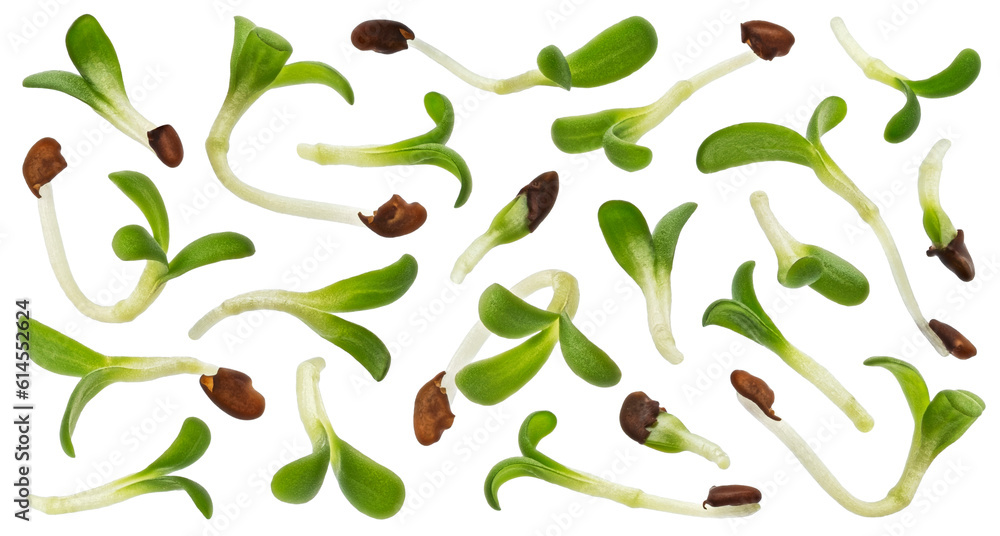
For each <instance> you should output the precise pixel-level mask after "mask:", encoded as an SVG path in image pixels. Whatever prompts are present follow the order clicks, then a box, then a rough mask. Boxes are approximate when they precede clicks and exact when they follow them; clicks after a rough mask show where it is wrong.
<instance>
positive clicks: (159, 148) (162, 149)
mask: <svg viewBox="0 0 1000 536" xmlns="http://www.w3.org/2000/svg"><path fill="white" fill-rule="evenodd" d="M146 138H147V139H148V140H149V146H150V147H152V148H153V152H154V153H156V157H157V158H159V159H160V162H163V163H164V164H166V165H167V167H172V168H174V167H177V166H179V165H181V160H184V146H183V145H181V137H180V136H178V135H177V131H176V130H174V127H172V126H170V125H163V126H159V127H156V128H154V129H153V130H150V131H149V132H147V133H146Z"/></svg>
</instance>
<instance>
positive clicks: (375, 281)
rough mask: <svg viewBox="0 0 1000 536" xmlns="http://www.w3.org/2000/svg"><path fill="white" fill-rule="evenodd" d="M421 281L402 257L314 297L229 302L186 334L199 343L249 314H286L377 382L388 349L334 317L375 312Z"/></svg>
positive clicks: (282, 293)
mask: <svg viewBox="0 0 1000 536" xmlns="http://www.w3.org/2000/svg"><path fill="white" fill-rule="evenodd" d="M416 278H417V261H416V259H414V258H413V257H412V256H410V255H403V256H402V257H400V258H399V260H398V261H396V262H394V263H392V264H390V265H389V266H386V267H385V268H381V269H379V270H373V271H371V272H365V273H363V274H360V275H356V276H354V277H350V278H347V279H344V280H342V281H338V282H336V283H334V284H332V285H329V286H326V287H323V288H321V289H318V290H314V291H311V292H292V291H288V290H258V291H254V292H248V293H246V294H241V295H239V296H236V297H233V298H230V299H228V300H226V301H224V302H222V304H220V305H219V306H218V307H216V308H215V309H212V310H211V311H209V312H208V313H206V314H205V316H203V317H201V319H200V320H198V322H196V323H195V325H194V326H193V327H192V328H191V330H190V331H188V335H189V336H190V337H191V338H192V339H200V338H201V337H202V335H204V334H205V332H207V331H208V330H209V329H211V328H212V326H214V325H215V324H217V323H218V322H219V321H220V320H222V319H224V318H227V317H230V316H234V315H238V314H242V313H245V312H248V311H260V310H274V311H281V312H283V313H288V314H290V315H292V316H294V317H295V318H298V319H299V320H301V321H302V322H303V323H304V324H305V325H307V326H309V328H310V329H312V330H313V331H314V332H316V334H317V335H319V336H320V337H323V338H324V339H326V340H328V341H330V342H332V343H333V344H335V345H336V346H338V347H340V348H342V349H343V350H344V351H345V352H347V353H348V354H350V355H351V356H352V357H354V359H356V360H357V361H358V363H360V364H361V366H363V367H364V368H365V370H367V371H368V372H369V373H370V374H371V375H372V377H373V378H375V380H376V381H382V379H383V378H385V375H386V373H388V372H389V359H390V358H389V349H388V348H386V346H385V343H383V342H382V340H381V339H379V338H378V336H377V335H375V334H374V333H372V332H371V331H368V330H367V329H366V328H364V327H362V326H359V325H357V324H354V323H352V322H348V321H347V320H344V319H343V318H340V317H339V316H337V315H335V314H333V313H350V312H354V311H365V310H368V309H377V308H379V307H384V306H386V305H389V304H390V303H392V302H394V301H396V300H398V299H400V298H402V297H403V295H404V294H406V291H407V290H409V289H410V286H411V285H412V284H413V281H414V280H415V279H416Z"/></svg>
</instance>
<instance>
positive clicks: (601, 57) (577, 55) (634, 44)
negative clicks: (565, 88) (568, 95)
mask: <svg viewBox="0 0 1000 536" xmlns="http://www.w3.org/2000/svg"><path fill="white" fill-rule="evenodd" d="M656 46H657V38H656V29H655V28H653V25H652V24H650V23H649V21H647V20H646V19H644V18H642V17H629V18H627V19H625V20H623V21H620V22H618V23H615V24H613V25H612V26H610V27H608V28H607V29H605V30H604V31H603V32H601V33H599V34H597V35H596V36H595V37H594V38H593V39H591V40H590V41H588V42H587V43H586V44H584V45H583V46H582V47H580V48H579V49H577V50H576V51H575V52H573V53H572V54H569V55H568V56H566V62H567V63H568V64H569V69H570V71H571V72H572V83H573V87H597V86H603V85H605V84H610V83H612V82H615V81H617V80H621V79H622V78H625V77H626V76H628V75H630V74H632V73H634V72H636V71H638V70H639V68H641V67H642V66H643V65H645V64H646V62H648V61H649V60H650V59H651V58H652V57H653V54H655V53H656Z"/></svg>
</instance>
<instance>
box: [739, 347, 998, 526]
mask: <svg viewBox="0 0 1000 536" xmlns="http://www.w3.org/2000/svg"><path fill="white" fill-rule="evenodd" d="M865 365H868V366H876V367H882V368H884V369H886V370H888V371H889V372H891V373H892V375H893V376H895V378H896V381H898V382H899V386H900V387H901V388H902V390H903V396H904V397H905V398H906V402H907V404H908V405H909V407H910V413H911V414H912V415H913V438H912V440H911V442H910V452H909V455H908V456H907V457H906V464H905V465H904V466H903V472H902V475H901V476H900V477H899V481H898V482H897V483H896V485H895V486H893V487H892V489H890V490H889V492H888V493H886V496H885V498H884V499H881V500H878V501H874V502H869V501H863V500H861V499H858V498H857V497H855V496H854V495H852V494H851V493H850V492H848V491H847V490H846V489H845V488H844V486H843V485H842V484H841V483H840V482H839V481H838V480H837V478H836V477H835V476H833V473H831V472H830V470H829V469H828V468H827V467H826V465H824V464H823V461H822V460H820V459H819V457H818V456H817V455H816V453H815V452H814V451H813V449H812V448H811V447H810V446H809V443H808V442H807V441H806V440H805V439H803V438H802V436H800V435H799V434H798V433H797V432H796V431H795V430H794V429H793V428H792V427H791V426H790V425H789V424H788V423H787V422H786V421H783V420H781V419H775V418H774V417H771V416H769V415H768V414H767V413H765V411H762V408H761V407H760V406H759V404H758V403H757V402H756V401H754V400H753V399H752V397H747V396H746V395H745V394H744V391H745V390H746V389H747V387H748V386H752V385H753V384H757V385H756V387H750V390H751V391H761V390H766V391H770V388H768V387H767V384H765V383H764V381H763V380H761V379H760V378H756V377H754V376H752V375H750V374H748V373H746V372H743V371H736V372H740V373H742V375H740V377H739V378H738V379H737V375H736V374H735V373H734V381H733V384H734V386H736V385H737V383H741V384H744V387H743V388H740V387H737V391H738V392H739V394H738V395H737V399H738V400H739V401H740V403H741V404H743V407H744V408H746V410H747V411H748V412H750V414H751V415H753V416H754V417H756V418H757V420H758V421H760V422H761V424H763V425H764V427H765V428H767V429H768V430H769V431H770V432H771V433H773V434H774V435H775V436H777V437H778V439H780V440H781V442H782V443H784V444H785V446H786V447H788V449H789V450H791V451H792V454H794V455H795V457H796V458H798V460H799V462H800V463H801V464H802V466H803V467H805V469H806V471H809V474H810V475H812V477H813V478H814V479H815V480H816V482H817V483H818V484H819V485H820V487H822V488H823V490H824V491H826V492H827V493H828V494H829V495H830V496H831V497H833V499H834V500H836V501H837V502H838V503H840V505H841V506H843V507H844V508H846V509H847V510H849V511H851V512H854V513H855V514H858V515H860V516H866V517H880V516H887V515H889V514H892V513H895V512H898V511H900V510H902V509H903V508H906V506H907V505H909V504H910V502H911V501H912V500H913V497H914V496H915V495H916V493H917V489H918V487H919V485H920V480H921V479H922V478H923V476H924V473H926V472H927V469H928V468H929V467H930V465H931V463H932V462H933V461H934V458H936V457H937V456H938V455H939V454H941V452H942V451H944V449H945V448H947V447H948V446H949V445H951V444H952V443H954V442H955V441H957V440H958V439H959V438H960V437H962V434H964V433H965V431H966V430H968V429H969V427H970V426H972V424H973V423H974V422H976V419H977V418H979V416H980V415H981V414H982V412H983V410H984V409H986V404H985V403H984V402H983V400H982V399H981V398H979V397H978V396H976V395H974V394H972V393H970V392H968V391H961V390H957V391H955V390H945V391H941V392H939V393H938V394H937V395H935V396H934V399H933V400H932V399H931V398H930V395H929V393H928V391H927V384H926V383H924V379H923V377H922V376H921V375H920V372H918V371H917V369H916V368H914V367H913V365H910V364H909V363H906V362H904V361H900V360H898V359H894V358H891V357H872V358H869V359H867V360H865ZM770 403H773V394H772V395H771V401H770V402H769V403H768V405H770Z"/></svg>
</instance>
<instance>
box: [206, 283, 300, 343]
mask: <svg viewBox="0 0 1000 536" xmlns="http://www.w3.org/2000/svg"><path fill="white" fill-rule="evenodd" d="M290 294H291V293H290V292H288V291H285V290H255V291H253V292H247V293H245V294H240V295H239V296H235V297H232V298H229V299H228V300H226V301H224V302H222V303H221V304H219V306H218V307H216V308H214V309H212V310H211V311H209V312H207V313H205V316H202V317H201V318H200V319H198V321H197V322H195V324H194V326H192V327H191V329H190V330H188V337H190V338H192V339H195V340H197V339H200V338H201V337H202V335H204V334H205V332H207V331H208V330H209V329H211V328H212V326H214V325H216V324H218V323H219V322H220V321H222V320H223V319H226V318H229V317H230V316H236V315H238V314H242V313H246V312H249V311H259V310H262V309H270V310H274V311H280V312H283V313H288V314H290V315H296V313H297V312H299V311H301V310H302V309H304V308H309V307H306V306H304V305H302V304H300V303H298V302H296V301H294V300H292V299H291V298H290Z"/></svg>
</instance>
